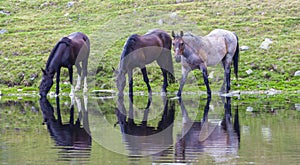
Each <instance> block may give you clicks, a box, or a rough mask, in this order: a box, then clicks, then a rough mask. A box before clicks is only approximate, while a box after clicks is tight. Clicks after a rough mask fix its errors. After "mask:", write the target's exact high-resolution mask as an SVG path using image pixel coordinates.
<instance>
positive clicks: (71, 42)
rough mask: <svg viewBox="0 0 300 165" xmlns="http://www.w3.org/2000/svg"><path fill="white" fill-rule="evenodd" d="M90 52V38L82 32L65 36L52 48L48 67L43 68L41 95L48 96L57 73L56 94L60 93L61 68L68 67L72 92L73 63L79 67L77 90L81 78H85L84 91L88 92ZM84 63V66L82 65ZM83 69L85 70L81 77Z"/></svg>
mask: <svg viewBox="0 0 300 165" xmlns="http://www.w3.org/2000/svg"><path fill="white" fill-rule="evenodd" d="M89 53H90V41H89V38H88V37H87V36H86V35H85V34H83V33H80V32H75V33H72V34H70V35H69V36H67V37H63V38H62V39H61V40H60V41H59V42H58V43H57V44H56V45H55V47H54V48H53V49H52V51H51V54H50V56H49V58H48V61H47V64H46V69H45V70H44V69H42V71H43V77H42V81H41V84H40V87H39V88H40V95H41V96H42V97H43V96H46V95H47V93H48V92H49V90H50V89H51V87H52V85H53V77H54V74H55V73H56V94H57V95H58V94H59V81H60V69H61V67H66V68H68V70H69V77H70V83H71V93H70V95H73V93H74V87H73V65H75V66H76V67H77V72H78V79H77V85H76V88H75V90H79V89H80V86H81V80H82V79H84V92H87V80H86V79H87V65H88V57H89ZM80 63H82V66H80ZM81 71H83V74H82V77H83V78H81Z"/></svg>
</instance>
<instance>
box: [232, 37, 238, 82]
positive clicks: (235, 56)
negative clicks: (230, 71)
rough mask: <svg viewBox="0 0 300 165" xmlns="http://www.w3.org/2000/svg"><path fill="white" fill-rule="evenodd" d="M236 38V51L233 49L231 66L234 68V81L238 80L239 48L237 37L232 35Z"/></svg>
mask: <svg viewBox="0 0 300 165" xmlns="http://www.w3.org/2000/svg"><path fill="white" fill-rule="evenodd" d="M233 34H234V35H235V37H236V40H237V44H236V49H235V53H234V56H233V66H234V74H235V77H236V79H238V67H239V64H238V62H239V52H240V47H239V38H238V36H237V35H236V34H235V33H233Z"/></svg>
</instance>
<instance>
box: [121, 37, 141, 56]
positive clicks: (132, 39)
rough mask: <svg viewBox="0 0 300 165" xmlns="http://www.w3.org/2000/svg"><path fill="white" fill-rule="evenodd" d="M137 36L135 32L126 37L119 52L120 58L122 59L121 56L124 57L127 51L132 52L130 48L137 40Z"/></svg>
mask: <svg viewBox="0 0 300 165" xmlns="http://www.w3.org/2000/svg"><path fill="white" fill-rule="evenodd" d="M137 37H138V35H137V34H133V35H131V36H130V37H129V38H128V39H127V41H126V43H125V44H124V47H123V51H122V54H121V60H122V59H123V58H125V57H126V56H127V55H128V54H129V53H131V52H132V50H133V45H135V43H136V40H137Z"/></svg>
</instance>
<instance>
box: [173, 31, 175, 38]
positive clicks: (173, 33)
mask: <svg viewBox="0 0 300 165" xmlns="http://www.w3.org/2000/svg"><path fill="white" fill-rule="evenodd" d="M172 37H173V38H175V33H174V31H173V30H172Z"/></svg>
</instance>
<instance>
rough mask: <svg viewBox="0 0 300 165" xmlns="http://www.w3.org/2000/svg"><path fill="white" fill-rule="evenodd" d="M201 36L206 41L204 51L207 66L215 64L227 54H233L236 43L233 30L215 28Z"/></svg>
mask: <svg viewBox="0 0 300 165" xmlns="http://www.w3.org/2000/svg"><path fill="white" fill-rule="evenodd" d="M203 38H204V40H205V41H206V43H207V44H206V47H205V50H206V51H205V52H206V55H207V65H208V66H214V65H217V64H218V63H219V62H220V61H222V59H223V58H224V57H225V56H226V55H228V54H230V55H232V56H233V54H234V52H235V49H236V43H237V41H236V37H235V35H234V33H233V32H231V31H228V30H223V29H215V30H213V31H212V32H210V33H209V34H208V35H207V36H205V37H203Z"/></svg>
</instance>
